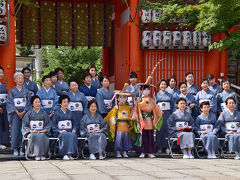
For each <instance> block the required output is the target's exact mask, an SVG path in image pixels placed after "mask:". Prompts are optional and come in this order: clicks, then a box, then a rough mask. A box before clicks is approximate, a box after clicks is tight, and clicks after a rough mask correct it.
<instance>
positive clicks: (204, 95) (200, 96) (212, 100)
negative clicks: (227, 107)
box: [195, 89, 217, 113]
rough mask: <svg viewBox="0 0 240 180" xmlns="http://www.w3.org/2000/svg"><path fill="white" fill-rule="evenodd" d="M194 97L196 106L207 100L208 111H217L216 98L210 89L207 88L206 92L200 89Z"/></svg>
mask: <svg viewBox="0 0 240 180" xmlns="http://www.w3.org/2000/svg"><path fill="white" fill-rule="evenodd" d="M195 98H196V101H197V103H198V107H200V104H201V103H202V102H203V101H208V102H209V104H210V111H212V112H213V113H217V98H216V96H215V95H214V94H213V92H212V91H210V90H209V89H208V90H207V92H205V91H204V90H201V91H199V92H198V93H197V95H196V97H195Z"/></svg>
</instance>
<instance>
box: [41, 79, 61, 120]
mask: <svg viewBox="0 0 240 180" xmlns="http://www.w3.org/2000/svg"><path fill="white" fill-rule="evenodd" d="M42 83H43V87H42V88H41V89H40V90H39V91H38V92H37V95H38V96H39V97H40V99H41V103H42V105H41V108H42V109H44V110H45V111H46V112H47V114H48V115H49V117H50V118H52V116H53V114H54V112H55V111H56V110H57V109H58V108H59V105H58V97H57V94H56V91H55V90H53V89H52V88H51V83H52V81H51V78H50V76H49V75H46V76H43V78H42Z"/></svg>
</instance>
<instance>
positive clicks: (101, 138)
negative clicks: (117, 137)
mask: <svg viewBox="0 0 240 180" xmlns="http://www.w3.org/2000/svg"><path fill="white" fill-rule="evenodd" d="M97 108H98V107H97V102H96V101H95V100H94V99H93V100H91V101H89V102H88V112H87V113H86V114H85V115H84V116H83V118H82V121H81V126H80V134H81V136H82V137H87V139H88V147H89V152H90V156H89V159H91V160H94V159H96V157H95V154H97V153H98V154H99V159H104V158H105V157H104V156H103V153H105V149H106V146H107V135H108V128H107V121H105V120H104V119H103V118H102V116H101V115H100V114H99V113H97Z"/></svg>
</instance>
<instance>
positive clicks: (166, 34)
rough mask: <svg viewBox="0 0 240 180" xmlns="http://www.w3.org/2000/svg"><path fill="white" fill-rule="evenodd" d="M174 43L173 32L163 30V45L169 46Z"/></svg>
mask: <svg viewBox="0 0 240 180" xmlns="http://www.w3.org/2000/svg"><path fill="white" fill-rule="evenodd" d="M171 44H172V33H171V31H163V46H164V47H169V46H170V45H171Z"/></svg>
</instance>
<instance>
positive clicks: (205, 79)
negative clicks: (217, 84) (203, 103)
mask: <svg viewBox="0 0 240 180" xmlns="http://www.w3.org/2000/svg"><path fill="white" fill-rule="evenodd" d="M204 81H207V83H208V84H209V81H208V79H207V78H203V79H202V80H201V84H202V83H203V82H204Z"/></svg>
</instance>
